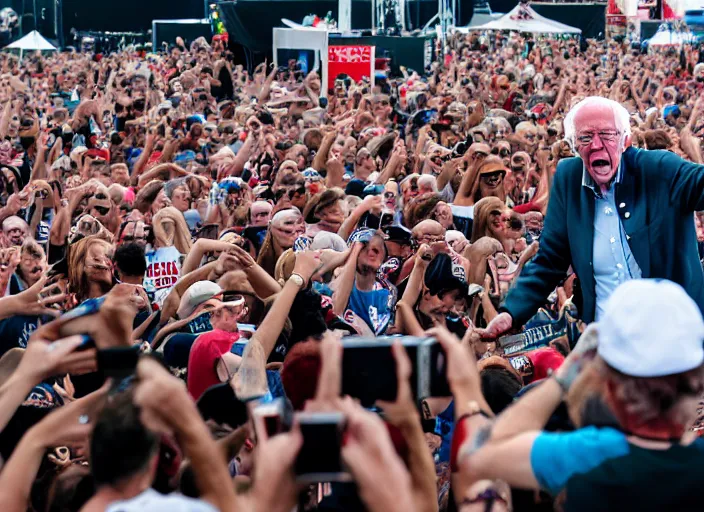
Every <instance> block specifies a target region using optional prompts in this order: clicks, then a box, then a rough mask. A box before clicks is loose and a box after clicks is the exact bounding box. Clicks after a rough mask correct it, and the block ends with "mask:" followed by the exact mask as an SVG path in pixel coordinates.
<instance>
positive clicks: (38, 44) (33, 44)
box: [5, 30, 56, 58]
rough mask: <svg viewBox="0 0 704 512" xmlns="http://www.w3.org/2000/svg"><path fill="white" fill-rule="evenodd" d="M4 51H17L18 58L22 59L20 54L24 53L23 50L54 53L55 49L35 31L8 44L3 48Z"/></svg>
mask: <svg viewBox="0 0 704 512" xmlns="http://www.w3.org/2000/svg"><path fill="white" fill-rule="evenodd" d="M5 49H6V50H19V51H20V58H22V53H24V51H25V50H28V51H36V50H42V51H56V47H55V46H54V45H53V44H51V43H50V42H49V41H47V40H46V39H44V36H42V35H41V34H40V33H39V32H37V31H36V30H32V31H31V32H30V33H29V34H27V35H26V36H24V37H21V38H20V39H18V40H17V41H15V42H14V43H10V44H8V45H7V46H6V47H5Z"/></svg>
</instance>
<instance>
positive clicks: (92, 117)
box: [0, 33, 704, 512]
mask: <svg viewBox="0 0 704 512" xmlns="http://www.w3.org/2000/svg"><path fill="white" fill-rule="evenodd" d="M446 50H447V51H446V54H445V56H444V57H443V58H441V59H439V60H438V61H437V62H434V63H433V64H432V66H430V67H429V68H428V69H425V70H410V69H405V68H401V72H402V76H399V77H388V78H380V77H379V78H377V80H376V82H375V84H374V85H373V86H372V85H370V83H369V82H368V81H366V80H363V81H360V82H355V81H353V80H352V79H350V77H348V76H339V77H336V78H335V80H334V85H333V86H332V87H330V88H329V90H327V91H324V90H323V89H327V88H328V86H327V84H321V81H320V78H319V76H318V75H317V74H316V73H315V72H310V73H307V72H304V71H302V70H301V66H300V65H299V64H298V63H296V62H290V63H288V65H286V66H283V67H278V68H277V67H273V66H270V65H268V64H267V63H266V62H265V63H263V64H261V65H259V66H258V67H257V68H256V69H255V70H254V71H253V72H251V73H248V72H247V70H245V69H243V67H242V66H240V65H235V64H234V63H233V55H232V54H231V53H230V52H229V51H228V49H227V48H226V47H225V46H224V45H223V42H222V40H217V39H216V40H213V41H212V42H211V43H209V42H207V41H206V40H204V39H202V38H201V39H198V40H196V41H194V42H192V43H190V44H189V45H186V44H185V42H184V41H183V40H182V39H181V38H178V39H177V40H176V42H175V44H174V45H172V47H171V48H169V49H168V51H164V52H159V53H145V52H144V51H141V50H139V49H134V48H131V49H129V50H127V51H123V52H120V53H115V54H109V55H101V54H97V55H94V54H84V53H76V52H57V53H55V54H52V55H41V54H32V55H26V56H25V57H24V59H23V60H21V61H20V60H18V59H17V58H16V57H14V56H12V55H9V54H3V55H0V65H1V67H2V70H1V72H0V140H1V142H0V206H1V207H0V224H1V230H0V246H1V248H0V287H1V288H2V294H1V296H2V298H0V456H1V457H2V462H3V464H2V467H1V468H0V510H2V511H4V512H12V511H18V512H19V511H25V510H32V511H36V512H49V511H51V512H78V511H85V512H94V511H111V512H118V511H119V512H125V511H127V512H128V511H137V510H184V511H185V510H189V511H200V510H203V511H209V510H223V511H236V510H257V511H267V512H273V511H282V512H290V511H291V510H301V511H304V510H339V511H353V510H369V511H384V512H386V511H396V510H398V511H419V512H420V511H428V512H432V511H438V510H439V511H445V510H461V511H465V512H468V511H474V510H483V511H493V512H500V511H511V510H516V511H523V510H567V511H577V510H639V511H645V510H663V509H666V508H667V509H672V510H699V509H701V504H700V501H701V498H700V496H699V494H700V493H699V485H701V483H703V482H704V474H703V473H702V469H701V467H702V466H700V465H699V464H698V463H699V462H700V461H701V460H702V456H703V455H704V444H703V443H702V442H701V441H700V440H699V438H698V432H700V427H701V424H700V423H701V420H700V414H701V412H702V411H701V406H700V399H701V398H702V394H703V393H704V370H703V363H704V349H703V348H702V342H703V341H704V320H703V319H702V309H704V274H703V273H702V257H704V216H702V215H700V214H699V213H698V212H699V211H701V210H704V165H703V164H704V157H703V153H702V151H703V149H704V145H703V144H702V143H703V142H704V112H703V111H704V48H696V47H690V46H688V47H685V48H682V49H681V50H673V49H669V50H666V51H660V52H652V53H649V54H642V53H641V51H640V48H638V47H631V46H630V45H629V44H627V43H624V42H617V41H591V40H589V41H586V40H581V41H580V40H577V39H557V38H552V39H543V38H535V37H531V36H527V35H520V34H515V33H511V34H508V33H506V34H501V33H495V34H476V33H472V34H469V35H456V36H454V37H453V38H451V39H450V41H449V47H448V48H447V49H446ZM325 92H327V94H324V93H325ZM424 338H432V339H434V340H436V342H437V343H439V346H440V347H441V349H442V353H443V354H444V358H440V359H438V361H439V363H438V366H437V367H436V368H429V367H427V365H426V366H423V364H425V363H423V358H421V357H420V356H419V355H418V354H420V353H421V352H420V349H417V350H416V349H415V348H414V349H413V350H411V347H417V345H414V343H418V339H424ZM414 340H415V341H414ZM355 343H357V344H358V345H357V346H358V347H374V346H375V344H378V347H382V348H383V350H386V352H370V354H376V355H378V358H376V356H369V357H366V359H365V358H362V359H361V361H362V362H361V363H360V362H359V361H358V362H357V363H356V364H362V365H367V366H368V368H369V369H371V370H369V371H365V372H362V377H360V376H355V377H360V379H361V381H359V382H362V384H359V382H357V385H356V386H354V389H356V390H358V389H359V387H360V386H361V387H362V388H365V389H367V388H368V389H367V390H368V391H369V390H370V389H375V390H377V388H379V385H378V382H383V383H386V384H385V386H386V387H387V389H384V390H382V393H381V394H380V395H379V396H376V395H375V398H382V397H383V398H385V400H386V401H382V400H377V401H376V402H374V403H371V404H368V403H364V400H362V399H361V396H354V395H353V396H350V395H349V392H347V391H346V385H344V384H343V383H345V382H347V381H348V377H349V375H347V374H345V372H344V369H345V368H347V369H348V370H349V365H348V361H349V357H346V354H349V353H350V352H349V351H353V350H355V345H354V344H355ZM404 346H406V347H408V350H405V349H404ZM343 347H344V348H343ZM384 361H386V362H387V363H388V362H389V361H391V363H392V364H391V366H389V365H388V364H386V365H385V363H384ZM426 371H427V372H430V373H433V375H434V378H438V379H439V380H440V381H441V383H442V382H444V383H445V385H444V388H446V390H445V391H444V392H443V391H440V392H438V393H437V394H438V396H432V395H431V396H421V393H420V391H419V390H420V389H421V386H420V384H418V381H419V380H422V379H421V378H419V376H423V375H425V374H426ZM435 374H439V376H438V375H435ZM440 388H443V386H442V385H441V386H439V387H437V389H438V390H439V389H440ZM350 389H352V388H350ZM423 389H425V388H423ZM370 393H371V391H370ZM370 396H371V395H370ZM311 425H312V426H311ZM316 425H317V427H315V426H316ZM320 425H325V426H326V427H330V426H331V425H332V426H333V427H334V428H333V429H334V435H332V436H331V435H329V430H328V431H325V433H322V432H323V430H322V427H321V426H320ZM315 428H318V429H319V430H315ZM316 432H318V434H316ZM311 433H313V434H312V435H311ZM316 475H317V476H316Z"/></svg>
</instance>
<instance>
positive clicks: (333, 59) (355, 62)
mask: <svg viewBox="0 0 704 512" xmlns="http://www.w3.org/2000/svg"><path fill="white" fill-rule="evenodd" d="M373 72H374V47H373V46H328V89H333V88H334V87H335V79H336V78H337V77H338V76H339V75H340V74H343V73H344V74H346V75H349V77H350V78H352V80H354V81H355V82H359V81H360V80H361V79H362V78H363V77H365V76H366V77H367V78H371V75H372V73H373Z"/></svg>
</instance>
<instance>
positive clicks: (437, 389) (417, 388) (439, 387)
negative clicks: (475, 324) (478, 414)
mask: <svg viewBox="0 0 704 512" xmlns="http://www.w3.org/2000/svg"><path fill="white" fill-rule="evenodd" d="M398 339H400V340H401V343H402V344H403V346H404V347H405V349H406V352H407V354H408V357H409V359H410V360H411V367H412V371H411V381H410V384H411V391H412V392H413V395H414V397H415V398H416V399H421V398H426V397H431V396H452V393H450V386H449V384H448V382H447V375H446V367H447V361H446V359H445V352H444V351H443V350H442V347H441V346H440V344H439V343H438V341H437V340H436V339H434V338H420V337H414V336H403V337H393V336H383V337H379V338H363V337H347V338H345V339H344V340H343V341H342V346H343V353H342V394H343V395H349V396H351V397H353V398H357V399H359V401H360V402H361V403H362V405H363V406H364V407H371V406H372V405H374V403H375V402H376V401H377V400H385V401H389V402H393V401H394V400H396V394H397V393H398V386H397V379H396V361H395V359H394V356H393V353H392V352H391V345H392V344H393V342H394V341H395V340H398Z"/></svg>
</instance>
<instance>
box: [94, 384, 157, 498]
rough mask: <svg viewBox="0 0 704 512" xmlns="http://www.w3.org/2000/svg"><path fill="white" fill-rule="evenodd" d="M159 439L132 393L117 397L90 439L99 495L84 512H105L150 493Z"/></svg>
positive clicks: (101, 414) (96, 494)
mask: <svg viewBox="0 0 704 512" xmlns="http://www.w3.org/2000/svg"><path fill="white" fill-rule="evenodd" d="M157 448H158V441H157V437H156V436H155V435H154V434H153V433H152V432H150V431H149V430H147V429H146V428H145V427H144V426H143V425H142V423H141V422H140V419H139V409H137V407H136V406H134V405H133V404H132V395H131V393H122V394H119V395H115V396H114V397H113V400H112V401H111V403H109V404H108V405H106V407H105V408H104V409H103V410H102V411H101V413H100V415H99V416H98V418H97V420H96V424H95V428H94V429H93V433H92V435H91V439H90V457H91V460H90V466H91V472H92V474H93V478H94V480H95V486H96V489H97V491H96V493H95V495H94V496H93V497H92V498H91V499H90V500H88V502H87V503H86V504H85V506H84V507H83V508H82V509H81V512H98V511H100V512H102V511H104V510H105V509H106V508H107V507H108V506H109V505H110V504H111V503H113V502H115V501H118V500H124V499H131V498H134V497H135V496H138V495H140V494H141V493H143V492H144V491H145V490H147V489H149V488H150V487H151V485H152V481H153V480H154V474H155V470H156V461H157V456H158V450H157Z"/></svg>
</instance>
